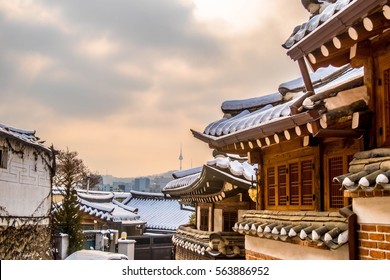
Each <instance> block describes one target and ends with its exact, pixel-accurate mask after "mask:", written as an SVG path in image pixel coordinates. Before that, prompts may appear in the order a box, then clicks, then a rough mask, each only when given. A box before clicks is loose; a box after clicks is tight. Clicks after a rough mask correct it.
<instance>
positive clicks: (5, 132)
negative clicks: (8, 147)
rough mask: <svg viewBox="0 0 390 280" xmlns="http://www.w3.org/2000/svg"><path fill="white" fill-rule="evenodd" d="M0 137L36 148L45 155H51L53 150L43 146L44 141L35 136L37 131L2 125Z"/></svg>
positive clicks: (0, 126)
mask: <svg viewBox="0 0 390 280" xmlns="http://www.w3.org/2000/svg"><path fill="white" fill-rule="evenodd" d="M0 136H4V137H6V138H10V139H13V140H16V141H21V142H23V143H24V144H26V145H27V146H30V147H33V148H36V149H38V150H40V151H43V152H45V153H51V150H50V149H49V148H48V147H46V146H44V145H43V143H44V142H45V141H42V140H40V139H39V138H38V137H37V136H35V131H30V130H24V129H18V128H14V127H11V126H7V125H4V124H0Z"/></svg>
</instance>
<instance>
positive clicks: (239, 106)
mask: <svg viewBox="0 0 390 280" xmlns="http://www.w3.org/2000/svg"><path fill="white" fill-rule="evenodd" d="M282 100H283V96H282V95H281V94H280V93H279V92H277V93H273V94H269V95H265V96H260V97H254V98H249V99H244V100H227V101H224V102H223V103H222V106H221V109H222V111H223V112H227V111H242V110H245V109H250V108H256V107H262V106H265V105H267V104H271V103H276V102H281V101H282Z"/></svg>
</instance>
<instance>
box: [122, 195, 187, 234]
mask: <svg viewBox="0 0 390 280" xmlns="http://www.w3.org/2000/svg"><path fill="white" fill-rule="evenodd" d="M131 193H132V195H130V196H129V199H126V202H125V203H126V205H127V206H130V207H133V208H137V209H138V214H139V215H140V218H141V220H143V221H145V222H146V228H147V229H149V230H164V231H175V230H176V229H177V228H178V227H179V226H180V225H182V224H187V223H188V222H189V220H190V216H191V215H192V213H193V211H194V209H193V208H183V207H182V206H181V204H180V203H179V201H178V200H177V199H172V198H170V197H169V196H168V197H167V196H166V195H164V194H162V193H158V194H154V193H145V194H142V193H141V192H136V193H134V192H131Z"/></svg>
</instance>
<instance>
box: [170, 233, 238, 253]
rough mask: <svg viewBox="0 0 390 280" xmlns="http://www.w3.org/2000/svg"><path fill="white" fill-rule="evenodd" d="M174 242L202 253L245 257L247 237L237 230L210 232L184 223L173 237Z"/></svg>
mask: <svg viewBox="0 0 390 280" xmlns="http://www.w3.org/2000/svg"><path fill="white" fill-rule="evenodd" d="M172 241H173V244H174V245H176V246H180V247H182V248H184V249H186V250H190V251H192V252H195V253H198V254H200V255H205V254H209V255H211V256H213V257H219V256H223V257H228V258H235V257H244V256H245V238H244V236H242V235H240V234H237V233H235V232H208V231H201V230H197V229H195V228H194V227H193V226H189V225H182V226H180V227H179V229H178V230H177V231H176V234H175V235H174V236H173V237H172Z"/></svg>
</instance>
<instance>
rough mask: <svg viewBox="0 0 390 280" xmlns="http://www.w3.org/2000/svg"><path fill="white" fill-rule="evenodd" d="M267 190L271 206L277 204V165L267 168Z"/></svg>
mask: <svg viewBox="0 0 390 280" xmlns="http://www.w3.org/2000/svg"><path fill="white" fill-rule="evenodd" d="M266 179H267V187H268V188H267V190H268V197H267V202H268V205H270V206H275V205H276V184H275V183H276V182H275V167H269V168H267V177H266Z"/></svg>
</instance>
